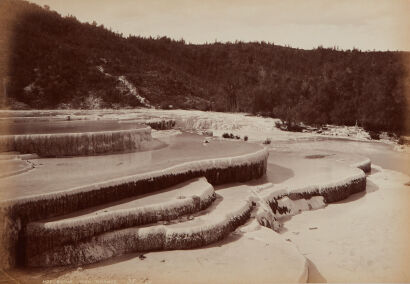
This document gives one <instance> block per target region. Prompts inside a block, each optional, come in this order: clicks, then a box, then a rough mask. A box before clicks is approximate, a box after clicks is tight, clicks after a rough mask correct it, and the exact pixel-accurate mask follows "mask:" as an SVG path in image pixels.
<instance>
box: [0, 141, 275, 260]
mask: <svg viewBox="0 0 410 284" xmlns="http://www.w3.org/2000/svg"><path fill="white" fill-rule="evenodd" d="M195 137H197V136H195ZM188 138H189V139H188V141H192V137H190V136H189V137H188ZM200 139H201V138H200V137H199V138H198V137H197V138H195V139H194V140H196V141H202V140H200ZM211 144H215V145H217V146H218V144H219V145H220V146H221V145H225V147H222V149H223V151H224V152H223V153H218V152H216V155H214V156H216V158H214V159H206V160H203V159H200V157H201V154H199V155H197V157H195V156H193V157H191V158H190V161H188V162H183V163H178V160H176V163H175V162H174V163H172V164H174V165H173V166H169V165H170V163H159V164H156V165H154V167H151V169H152V168H159V170H154V171H151V172H149V171H148V172H143V173H140V174H134V175H130V176H126V177H124V176H122V177H118V178H114V179H111V180H108V181H107V180H105V181H104V180H103V181H101V182H98V183H94V184H90V185H85V186H77V187H74V188H68V189H65V190H59V191H58V190H57V191H53V190H51V192H50V191H46V192H43V193H40V194H33V195H28V196H27V195H26V196H24V194H23V196H22V197H17V198H11V199H8V200H3V201H2V202H1V203H0V206H1V208H2V212H3V214H4V215H3V218H4V221H5V222H4V223H5V224H8V227H7V228H6V230H4V232H3V236H2V238H3V244H4V243H5V246H6V247H7V249H5V250H4V251H5V252H8V253H9V254H10V255H6V256H4V258H5V259H6V260H5V262H6V263H9V265H11V266H13V265H14V262H15V261H16V260H17V258H19V259H21V258H22V255H23V254H24V247H25V245H24V239H23V238H22V237H23V235H24V231H25V229H26V225H27V223H29V222H31V221H36V220H41V219H44V218H50V217H54V216H59V215H63V214H68V213H73V212H76V211H78V210H81V209H85V208H89V207H92V206H98V205H102V204H106V203H109V202H112V201H116V200H120V199H123V198H128V197H132V196H137V195H141V194H145V193H149V192H155V191H158V190H161V189H164V188H167V187H170V186H173V185H176V184H178V183H181V182H184V181H187V180H189V179H192V178H196V177H202V176H204V177H206V178H207V179H208V181H209V182H210V183H212V184H222V183H228V182H243V181H247V180H251V179H255V178H259V177H261V176H263V175H264V173H265V171H266V159H267V156H268V152H267V150H266V149H264V148H263V147H260V146H257V145H248V146H246V147H245V150H243V149H242V150H241V151H239V152H242V155H239V156H227V154H230V153H229V152H227V151H226V149H225V148H228V147H230V148H232V150H233V151H231V153H238V151H237V150H235V149H234V148H233V147H231V146H230V144H231V143H229V142H223V141H222V142H221V143H217V142H214V143H211ZM178 145H179V144H178V143H176V144H172V145H171V146H169V147H170V148H171V150H172V146H178ZM200 145H201V147H205V146H202V142H201V144H200ZM177 148H178V147H177ZM210 148H212V147H210ZM211 151H212V149H211ZM176 152H177V154H178V151H176ZM134 154H135V153H134ZM205 154H207V152H206V151H205ZM142 155H143V153H142ZM111 156H113V155H110V156H104V157H98V156H97V157H90V158H92V159H97V160H98V159H110V158H112V157H111ZM221 156H222V157H221ZM73 159H81V158H72V159H69V160H70V161H74V160H73ZM83 159H84V158H83ZM48 160H53V159H42V160H41V161H48ZM130 164H132V161H131V163H130ZM172 164H171V165H172ZM167 166H168V167H167ZM148 168H150V167H148ZM129 170H130V171H132V170H135V169H134V168H130V169H129ZM139 170H141V169H139ZM136 172H138V169H137V170H136ZM119 173H120V174H124V173H123V172H122V171H120V172H119ZM119 173H117V174H119ZM78 174H81V172H79V173H78ZM27 175H30V176H34V177H35V176H36V172H35V170H33V171H30V172H29V173H27ZM63 176H64V172H62V177H63ZM102 178H104V177H102ZM3 180H7V181H8V182H10V181H16V182H19V181H21V180H20V179H19V176H18V175H17V176H13V177H9V178H7V179H3ZM58 180H59V176H57V177H56V179H55V180H54V181H58ZM24 181H26V182H28V184H27V185H28V186H29V184H30V183H31V182H33V181H32V180H31V181H30V180H27V176H25V179H24ZM24 181H23V183H24ZM48 182H53V180H49V181H48ZM17 188H19V187H18V184H17ZM18 255H20V257H18Z"/></svg>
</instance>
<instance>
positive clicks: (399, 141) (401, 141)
mask: <svg viewBox="0 0 410 284" xmlns="http://www.w3.org/2000/svg"><path fill="white" fill-rule="evenodd" d="M397 144H399V145H403V144H404V139H403V137H400V138H399V140H397Z"/></svg>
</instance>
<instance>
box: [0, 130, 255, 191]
mask: <svg viewBox="0 0 410 284" xmlns="http://www.w3.org/2000/svg"><path fill="white" fill-rule="evenodd" d="M204 139H205V137H204V136H199V135H194V134H187V133H184V134H181V135H177V136H172V137H168V138H164V139H163V140H162V141H163V143H166V144H165V146H164V147H162V148H161V149H158V150H151V151H144V152H133V153H124V154H114V155H101V156H88V157H73V158H48V159H33V160H31V162H32V163H33V164H34V165H35V168H34V169H33V170H30V171H28V172H26V173H23V174H20V175H15V176H10V177H6V178H2V179H1V180H0V182H1V183H2V187H1V189H0V199H2V198H3V199H11V198H17V197H22V196H30V195H34V194H39V193H47V192H56V191H60V190H67V189H70V188H73V187H76V186H82V185H88V184H92V183H96V182H102V181H106V180H110V179H114V178H119V177H125V176H129V175H134V174H138V173H145V172H150V171H155V170H160V169H164V168H167V167H171V166H174V165H176V164H180V163H183V162H188V161H196V160H201V159H212V158H221V157H234V156H240V155H243V154H248V153H252V152H256V151H258V150H260V149H262V147H261V146H260V145H256V144H253V143H245V142H237V141H216V140H212V141H211V142H210V143H207V144H205V143H203V141H204Z"/></svg>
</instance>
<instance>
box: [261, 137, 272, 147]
mask: <svg viewBox="0 0 410 284" xmlns="http://www.w3.org/2000/svg"><path fill="white" fill-rule="evenodd" d="M271 142H272V140H271V139H270V138H266V139H265V141H263V144H266V145H269V144H270V143H271Z"/></svg>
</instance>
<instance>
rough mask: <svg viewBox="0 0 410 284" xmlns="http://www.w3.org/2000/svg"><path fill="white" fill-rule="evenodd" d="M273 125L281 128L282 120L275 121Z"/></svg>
mask: <svg viewBox="0 0 410 284" xmlns="http://www.w3.org/2000/svg"><path fill="white" fill-rule="evenodd" d="M275 127H276V128H279V129H281V127H282V121H275Z"/></svg>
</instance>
